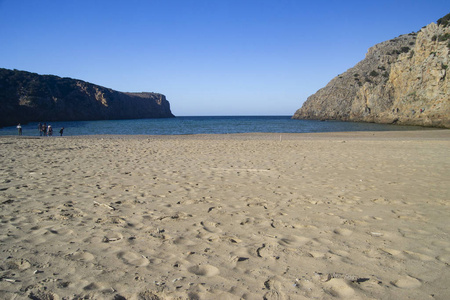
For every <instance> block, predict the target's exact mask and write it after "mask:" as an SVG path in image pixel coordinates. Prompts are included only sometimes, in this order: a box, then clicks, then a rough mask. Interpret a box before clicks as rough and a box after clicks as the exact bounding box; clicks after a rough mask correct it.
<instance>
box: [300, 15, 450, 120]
mask: <svg viewBox="0 0 450 300" xmlns="http://www.w3.org/2000/svg"><path fill="white" fill-rule="evenodd" d="M449 52H450V14H448V15H447V16H445V17H444V18H441V19H439V20H438V22H437V24H435V23H431V24H430V25H428V26H426V27H424V28H422V29H421V30H420V31H419V32H417V33H410V34H406V35H402V36H399V37H397V38H395V39H392V40H389V41H386V42H383V43H380V44H377V45H375V46H373V47H372V48H370V49H369V51H368V52H367V54H366V57H365V59H364V60H362V61H360V62H359V63H358V64H356V65H355V66H354V67H353V68H351V69H349V70H347V71H346V72H345V73H343V74H341V75H339V76H337V77H335V78H334V79H332V80H331V81H330V82H329V83H328V84H327V86H326V87H324V88H322V89H320V90H319V91H317V92H316V93H315V94H314V95H312V96H310V97H308V99H307V101H306V102H305V103H304V104H303V106H302V107H301V108H300V109H299V110H297V111H296V112H295V114H294V116H293V118H294V119H320V120H342V121H358V122H375V123H396V124H404V125H421V126H433V127H445V128H450V74H449V72H450V70H449V68H448V66H449V63H450V58H449Z"/></svg>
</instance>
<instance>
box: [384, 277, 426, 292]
mask: <svg viewBox="0 0 450 300" xmlns="http://www.w3.org/2000/svg"><path fill="white" fill-rule="evenodd" d="M391 283H392V284H393V285H394V286H396V287H398V288H401V289H414V288H418V287H420V286H421V285H422V283H421V282H420V281H419V280H418V279H416V278H413V277H411V276H405V277H403V278H400V279H398V280H396V281H393V282H391Z"/></svg>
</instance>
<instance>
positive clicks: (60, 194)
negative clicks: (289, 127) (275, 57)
mask: <svg viewBox="0 0 450 300" xmlns="http://www.w3.org/2000/svg"><path fill="white" fill-rule="evenodd" d="M280 137H281V138H280ZM0 144H1V147H0V155H1V156H0V160H1V163H2V164H1V165H2V167H1V170H0V208H1V219H0V220H1V224H2V227H3V230H2V233H1V234H0V241H1V243H0V250H1V251H2V253H4V255H3V258H2V262H1V269H0V278H1V279H2V280H1V281H0V297H1V298H4V299H14V298H15V297H17V298H20V297H23V298H25V297H30V296H31V297H37V298H43V299H44V298H45V297H47V298H48V299H50V298H49V297H53V299H62V298H69V299H72V298H76V297H80V298H82V297H88V298H87V299H177V297H179V298H182V299H183V298H192V299H212V298H214V299H221V298H222V299H261V298H263V297H265V298H266V299H283V298H284V299H308V298H320V299H334V298H351V299H382V298H384V299H409V298H416V299H417V298H420V299H424V298H434V299H446V298H448V297H449V296H450V289H449V287H448V286H449V283H450V281H449V279H448V278H450V271H449V269H448V264H449V263H450V241H449V240H448V236H449V234H450V226H449V225H448V219H449V217H450V210H449V205H450V204H449V203H448V199H450V189H449V187H448V182H449V181H450V173H449V171H448V170H449V169H450V168H449V163H450V159H449V157H450V155H449V154H450V150H449V149H450V130H444V129H443V130H441V129H439V130H424V131H399V132H396V131H383V132H337V133H336V132H333V133H298V134H297V133H295V134H294V133H286V134H284V133H282V134H279V133H247V134H217V135H204V134H195V135H176V136H161V135H158V136H147V135H142V136H129V135H127V136H110V135H101V136H71V137H62V138H61V137H51V138H48V137H47V138H39V137H17V136H1V137H0ZM120 297H122V298H120ZM151 297H153V298H151Z"/></svg>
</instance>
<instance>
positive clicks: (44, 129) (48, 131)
mask: <svg viewBox="0 0 450 300" xmlns="http://www.w3.org/2000/svg"><path fill="white" fill-rule="evenodd" d="M38 129H39V135H40V136H52V135H53V128H52V125H48V126H47V123H44V124H42V123H39V124H38ZM63 132H64V127H63V128H61V130H59V134H60V135H61V136H62V135H63Z"/></svg>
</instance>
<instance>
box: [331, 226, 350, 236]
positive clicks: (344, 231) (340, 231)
mask: <svg viewBox="0 0 450 300" xmlns="http://www.w3.org/2000/svg"><path fill="white" fill-rule="evenodd" d="M334 233H336V234H339V235H342V236H349V235H351V234H352V233H353V231H351V230H350V229H345V228H338V229H335V230H334Z"/></svg>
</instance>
